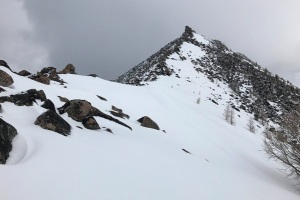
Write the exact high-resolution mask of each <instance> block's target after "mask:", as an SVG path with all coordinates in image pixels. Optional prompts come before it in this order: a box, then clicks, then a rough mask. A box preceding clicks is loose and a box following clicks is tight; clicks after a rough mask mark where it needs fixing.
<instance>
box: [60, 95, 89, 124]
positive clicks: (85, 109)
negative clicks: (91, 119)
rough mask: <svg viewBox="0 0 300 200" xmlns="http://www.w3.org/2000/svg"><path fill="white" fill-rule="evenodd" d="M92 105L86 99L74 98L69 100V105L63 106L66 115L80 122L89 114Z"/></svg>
mask: <svg viewBox="0 0 300 200" xmlns="http://www.w3.org/2000/svg"><path fill="white" fill-rule="evenodd" d="M91 108H92V105H91V103H90V102H88V101H86V100H80V99H75V100H71V101H69V105H68V106H67V107H66V108H65V110H64V111H65V112H67V113H68V116H69V117H71V118H72V119H74V120H75V121H78V122H82V120H83V119H84V118H85V117H86V116H88V115H89V113H90V111H91Z"/></svg>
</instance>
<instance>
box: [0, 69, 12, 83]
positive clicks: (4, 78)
mask: <svg viewBox="0 0 300 200" xmlns="http://www.w3.org/2000/svg"><path fill="white" fill-rule="evenodd" d="M13 83H14V80H13V79H12V77H11V76H10V75H9V74H8V73H6V72H5V71H3V70H0V86H3V87H8V86H10V85H12V84H13Z"/></svg>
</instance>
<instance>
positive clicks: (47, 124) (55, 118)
mask: <svg viewBox="0 0 300 200" xmlns="http://www.w3.org/2000/svg"><path fill="white" fill-rule="evenodd" d="M34 124H35V125H38V126H40V127H42V128H43V129H46V130H50V131H54V132H57V133H59V134H61V135H64V136H67V135H69V134H70V131H71V126H70V125H69V124H68V122H66V121H65V120H64V119H63V118H62V117H61V116H59V115H58V114H57V113H56V112H54V111H52V110H48V111H46V112H44V113H43V114H41V115H40V116H39V117H38V118H37V119H36V121H35V122H34Z"/></svg>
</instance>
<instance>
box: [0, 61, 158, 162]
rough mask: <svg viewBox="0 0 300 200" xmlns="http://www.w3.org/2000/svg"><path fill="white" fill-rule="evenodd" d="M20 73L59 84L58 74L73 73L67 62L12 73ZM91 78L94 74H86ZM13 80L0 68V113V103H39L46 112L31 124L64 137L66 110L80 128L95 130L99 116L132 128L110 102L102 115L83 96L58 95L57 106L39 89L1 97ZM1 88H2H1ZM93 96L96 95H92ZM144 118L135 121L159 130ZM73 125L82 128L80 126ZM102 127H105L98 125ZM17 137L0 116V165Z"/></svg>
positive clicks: (67, 128) (68, 131)
mask: <svg viewBox="0 0 300 200" xmlns="http://www.w3.org/2000/svg"><path fill="white" fill-rule="evenodd" d="M0 66H2V67H6V68H8V69H9V70H10V71H11V72H12V73H15V72H13V71H12V70H11V69H10V67H9V66H8V65H7V63H6V62H5V61H3V60H0ZM15 74H18V75H20V76H24V77H28V78H30V79H32V80H34V81H37V82H40V83H43V84H46V85H49V84H50V83H51V82H50V81H56V82H59V83H61V84H64V83H65V82H64V81H63V80H62V79H61V78H60V77H59V74H76V72H75V67H74V66H73V65H72V64H68V65H67V66H66V67H65V68H64V69H63V70H62V71H59V72H57V70H56V68H54V67H46V68H43V69H42V70H41V71H40V72H37V73H36V74H34V75H32V74H31V73H30V72H28V71H26V70H22V71H20V72H19V73H15ZM88 76H91V77H95V78H96V77H97V75H95V74H91V75H88ZM13 83H14V80H13V78H12V76H10V75H9V74H8V73H6V72H5V71H3V70H1V68H0V86H1V87H0V92H2V93H1V95H0V113H1V112H2V104H1V103H12V104H14V105H16V106H34V105H35V106H36V105H41V107H42V108H44V109H45V110H46V111H45V112H44V113H42V114H41V115H40V116H38V117H37V119H36V120H35V121H34V122H33V124H35V125H37V126H40V127H41V128H43V129H46V130H49V131H53V132H56V133H59V134H61V135H63V136H68V135H70V134H71V132H72V128H74V127H72V126H71V125H70V124H69V123H68V122H67V121H66V120H65V119H64V118H63V117H62V116H61V115H63V114H64V113H67V115H68V117H70V118H71V119H72V120H74V121H77V122H80V123H81V124H82V125H83V127H84V128H86V129H89V130H99V129H101V126H100V125H99V124H98V122H97V120H96V118H97V117H98V118H101V119H105V120H110V121H112V122H115V123H116V124H118V125H121V126H124V127H126V128H128V129H130V130H132V128H131V127H130V126H128V125H127V124H125V123H124V122H122V121H120V120H118V119H117V118H120V119H127V120H128V119H129V118H130V116H129V115H128V114H125V113H124V112H123V110H122V109H120V108H117V107H115V106H113V105H112V108H111V111H109V112H108V113H109V114H111V115H109V114H106V113H104V112H102V111H100V110H99V109H98V108H96V107H94V106H93V105H92V104H91V103H90V102H89V101H87V100H83V99H73V100H69V99H67V98H65V97H61V96H58V98H59V99H60V101H61V102H64V103H65V104H64V105H63V106H61V107H59V108H56V106H55V104H54V103H53V101H52V100H51V99H48V98H47V96H46V94H45V92H44V91H43V90H36V89H34V88H33V89H29V90H27V91H24V92H21V93H16V94H12V95H9V96H5V91H6V90H5V89H4V88H5V87H10V86H11V85H13ZM2 87H4V88H2ZM95 95H96V94H95ZM96 96H97V97H98V98H99V101H100V100H101V101H107V99H106V98H104V97H102V96H99V95H96ZM143 119H144V120H141V119H140V120H138V121H139V122H140V123H141V126H143V127H147V128H153V129H156V130H159V128H158V125H157V124H156V123H155V122H154V121H153V120H152V119H150V118H149V117H143ZM76 127H77V128H80V129H83V128H82V127H80V126H76ZM102 128H105V127H102ZM104 130H105V131H107V132H110V133H112V129H111V128H105V129H104ZM15 136H17V129H16V128H15V127H13V126H12V125H11V124H9V123H7V122H6V121H4V120H3V119H1V118H0V164H5V163H6V160H7V158H8V157H9V152H10V151H11V150H12V141H13V139H14V137H15Z"/></svg>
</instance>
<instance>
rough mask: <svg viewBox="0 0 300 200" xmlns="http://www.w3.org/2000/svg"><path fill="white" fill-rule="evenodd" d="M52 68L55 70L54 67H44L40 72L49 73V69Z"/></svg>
mask: <svg viewBox="0 0 300 200" xmlns="http://www.w3.org/2000/svg"><path fill="white" fill-rule="evenodd" d="M53 69H54V70H55V71H56V69H55V68H54V67H44V68H43V69H42V70H41V73H42V74H48V73H51V71H52V70H53Z"/></svg>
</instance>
